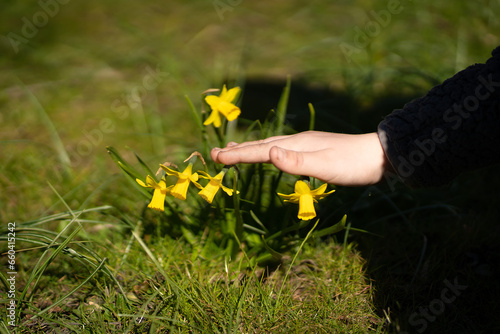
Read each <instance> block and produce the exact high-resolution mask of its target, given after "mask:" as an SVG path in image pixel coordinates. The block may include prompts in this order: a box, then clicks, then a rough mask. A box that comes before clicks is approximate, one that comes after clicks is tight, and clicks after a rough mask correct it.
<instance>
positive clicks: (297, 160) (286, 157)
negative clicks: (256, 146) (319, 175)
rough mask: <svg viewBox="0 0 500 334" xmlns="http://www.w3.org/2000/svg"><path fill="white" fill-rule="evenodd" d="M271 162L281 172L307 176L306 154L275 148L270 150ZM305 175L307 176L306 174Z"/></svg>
mask: <svg viewBox="0 0 500 334" xmlns="http://www.w3.org/2000/svg"><path fill="white" fill-rule="evenodd" d="M269 160H270V162H271V163H272V164H273V165H274V166H276V168H278V169H279V170H281V171H283V172H285V173H288V174H294V175H305V174H307V173H305V172H306V171H305V170H304V169H305V168H304V167H305V166H304V154H303V153H302V152H297V151H293V150H287V149H284V148H281V147H278V146H273V147H272V148H271V149H270V150H269ZM304 173H305V174H304Z"/></svg>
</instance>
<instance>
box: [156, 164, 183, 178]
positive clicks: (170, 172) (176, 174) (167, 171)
mask: <svg viewBox="0 0 500 334" xmlns="http://www.w3.org/2000/svg"><path fill="white" fill-rule="evenodd" d="M160 167H161V169H163V170H164V171H165V173H167V175H170V176H176V177H180V175H181V173H180V172H178V171H176V170H173V169H171V168H169V167H167V166H164V165H160Z"/></svg>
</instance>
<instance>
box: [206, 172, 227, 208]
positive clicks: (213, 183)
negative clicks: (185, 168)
mask: <svg viewBox="0 0 500 334" xmlns="http://www.w3.org/2000/svg"><path fill="white" fill-rule="evenodd" d="M198 173H200V176H201V177H202V178H204V179H208V180H210V181H209V182H208V184H207V185H206V186H205V187H204V188H203V189H201V191H200V192H199V193H198V195H200V196H201V197H202V198H203V199H204V200H205V201H207V202H208V203H212V201H213V200H214V197H215V194H217V192H218V191H219V189H221V188H222V190H224V192H225V193H226V194H228V195H229V196H232V195H233V189H230V188H228V187H226V186H223V185H222V179H223V178H224V174H225V173H224V172H220V173H219V174H217V175H216V176H214V177H212V176H210V175H209V174H207V173H205V172H202V171H199V172H198Z"/></svg>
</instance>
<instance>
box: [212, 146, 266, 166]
mask: <svg viewBox="0 0 500 334" xmlns="http://www.w3.org/2000/svg"><path fill="white" fill-rule="evenodd" d="M269 149H270V147H269V146H268V144H266V143H263V144H254V145H244V146H239V145H237V146H235V147H232V148H229V149H227V148H226V149H217V148H214V149H212V151H211V152H210V155H211V156H212V159H213V160H214V162H216V163H221V164H225V165H235V164H237V163H266V162H269Z"/></svg>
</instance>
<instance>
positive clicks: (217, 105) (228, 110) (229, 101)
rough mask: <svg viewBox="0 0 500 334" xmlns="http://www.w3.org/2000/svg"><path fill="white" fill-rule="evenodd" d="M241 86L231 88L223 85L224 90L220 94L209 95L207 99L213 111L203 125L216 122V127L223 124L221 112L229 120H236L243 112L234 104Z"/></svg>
mask: <svg viewBox="0 0 500 334" xmlns="http://www.w3.org/2000/svg"><path fill="white" fill-rule="evenodd" d="M240 91H241V89H240V87H234V88H231V89H230V90H227V89H226V85H224V87H222V92H221V93H220V95H219V96H215V95H208V96H207V97H205V101H206V102H207V103H208V105H209V106H210V108H212V113H211V114H210V116H209V117H208V118H207V119H206V120H205V122H204V123H203V125H209V124H212V123H213V124H214V126H215V127H216V128H218V127H220V126H221V124H222V121H221V118H220V114H222V115H224V116H225V117H226V118H227V120H228V121H234V120H235V119H236V118H238V116H239V115H240V113H241V110H240V108H238V107H237V106H235V105H234V104H233V102H234V100H235V99H236V98H237V96H238V95H239V93H240Z"/></svg>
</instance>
